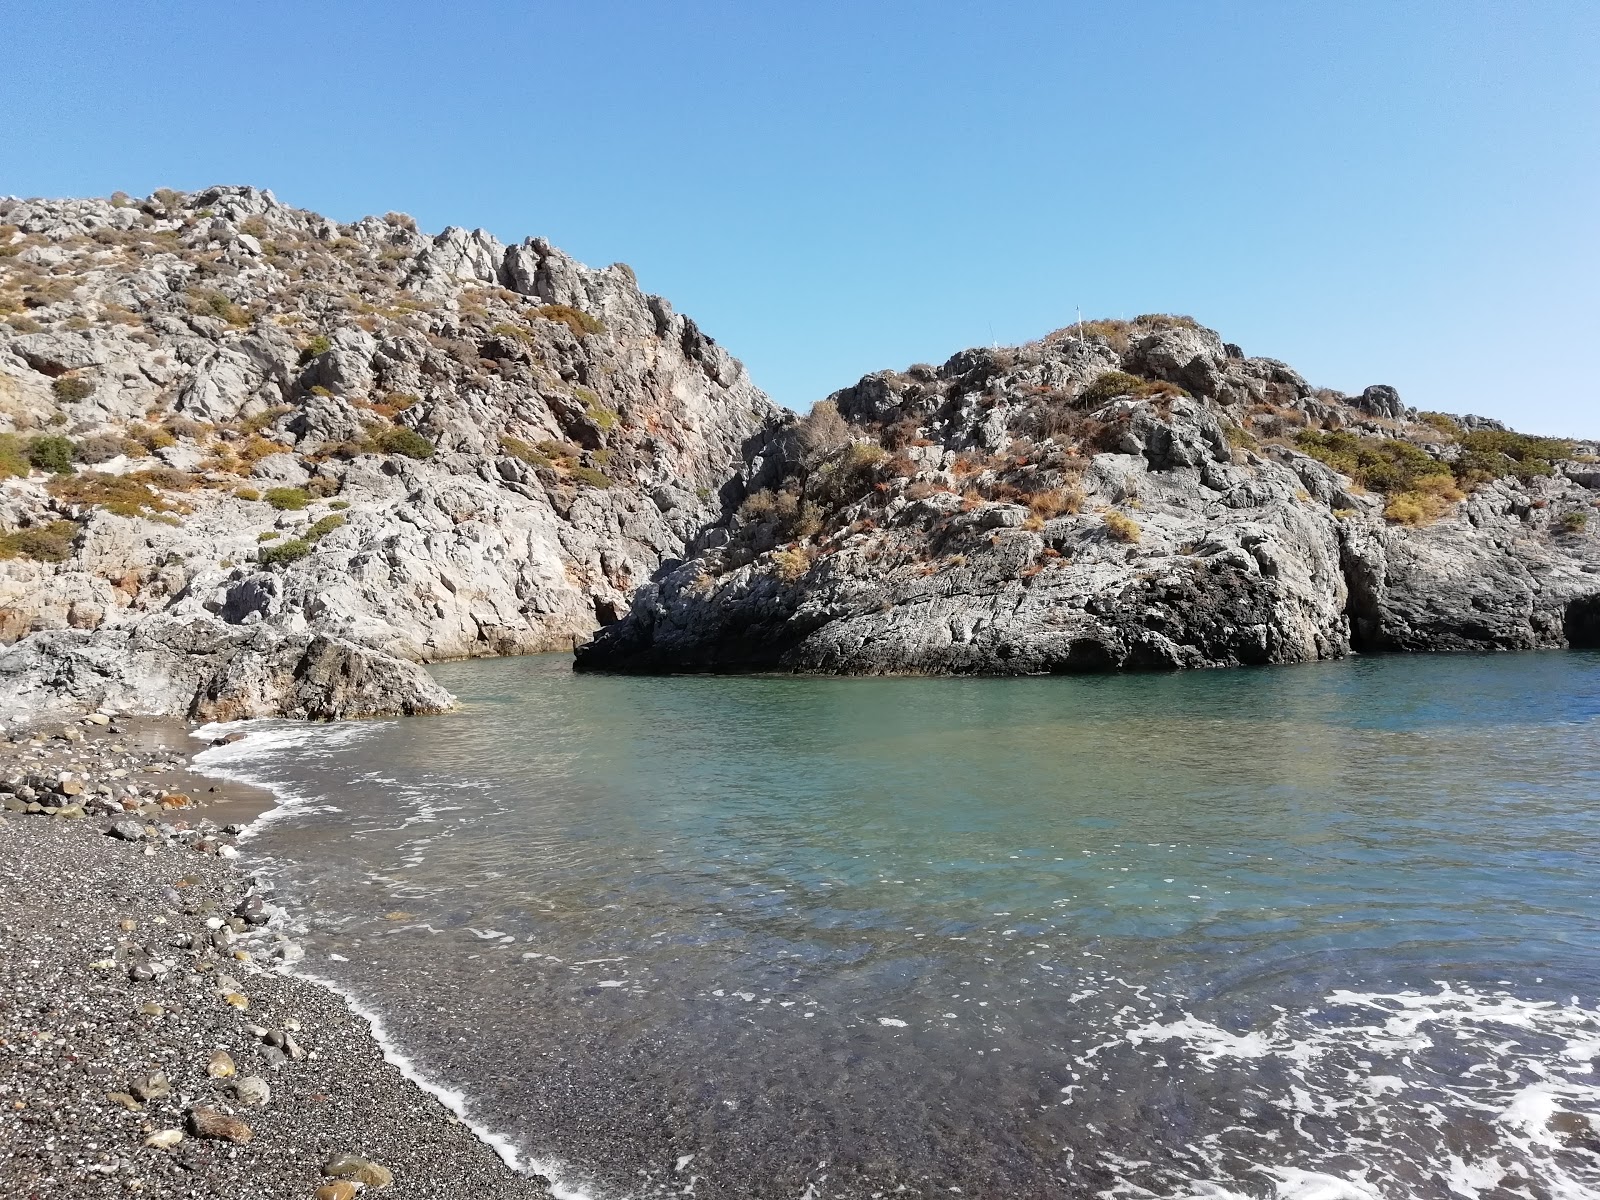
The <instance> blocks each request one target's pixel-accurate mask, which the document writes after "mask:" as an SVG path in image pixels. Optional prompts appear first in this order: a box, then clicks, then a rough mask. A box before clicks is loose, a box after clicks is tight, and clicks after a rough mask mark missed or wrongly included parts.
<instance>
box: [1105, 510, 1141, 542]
mask: <svg viewBox="0 0 1600 1200" xmlns="http://www.w3.org/2000/svg"><path fill="white" fill-rule="evenodd" d="M1105 525H1106V535H1107V536H1108V537H1110V538H1111V540H1112V541H1114V542H1127V543H1129V544H1133V543H1136V542H1138V540H1139V539H1140V538H1141V537H1142V536H1143V535H1144V530H1142V529H1141V528H1139V522H1137V521H1135V520H1134V519H1133V518H1132V517H1130V516H1128V515H1127V514H1126V513H1119V512H1117V511H1116V510H1115V509H1112V510H1111V511H1110V512H1108V513H1106V517H1105Z"/></svg>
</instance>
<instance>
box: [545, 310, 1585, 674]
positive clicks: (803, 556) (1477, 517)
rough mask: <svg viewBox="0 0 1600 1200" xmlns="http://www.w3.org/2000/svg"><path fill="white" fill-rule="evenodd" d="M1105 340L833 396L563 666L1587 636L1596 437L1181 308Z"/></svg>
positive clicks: (1188, 662) (1063, 344)
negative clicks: (1333, 372) (1546, 430)
mask: <svg viewBox="0 0 1600 1200" xmlns="http://www.w3.org/2000/svg"><path fill="white" fill-rule="evenodd" d="M1120 336H1121V337H1122V338H1123V341H1122V343H1118V342H1117V341H1116V339H1115V338H1110V337H1103V336H1100V335H1097V334H1089V335H1085V336H1084V337H1081V338H1080V337H1077V336H1075V335H1074V334H1073V331H1072V330H1070V329H1069V330H1064V331H1061V333H1060V334H1057V335H1052V337H1050V338H1047V339H1045V340H1044V341H1043V342H1040V343H1036V344H1034V345H1030V346H1025V347H1018V348H1013V349H1009V350H973V351H967V352H964V353H963V354H959V355H957V356H956V357H954V358H952V359H951V360H950V361H949V362H948V363H946V364H945V365H944V366H943V367H940V368H937V369H935V368H924V367H918V368H913V369H912V370H910V371H908V372H906V373H904V374H896V373H894V372H882V373H879V374H877V375H871V376H867V377H866V378H864V379H863V380H862V381H861V382H860V383H858V384H857V385H856V386H855V387H853V388H849V389H846V390H845V391H842V392H839V393H836V394H835V395H834V396H833V397H832V401H831V404H832V407H831V408H826V407H825V408H820V409H819V412H818V413H813V414H812V416H811V417H808V418H806V419H804V420H802V421H799V422H796V423H792V424H791V425H790V426H788V427H786V428H785V429H783V430H781V431H780V432H779V433H778V434H777V435H776V436H775V437H774V438H772V439H771V440H770V441H769V442H768V443H767V445H766V446H764V447H763V450H762V459H763V462H764V464H765V466H764V471H765V474H764V476H763V478H764V480H765V481H767V482H769V483H770V484H772V485H773V486H771V487H769V488H768V490H765V491H763V492H761V493H759V494H757V495H756V496H754V497H752V499H751V500H750V502H748V503H747V504H746V505H745V506H744V507H743V508H742V509H741V510H740V512H739V513H737V514H735V515H734V516H732V517H730V518H729V519H728V520H727V521H725V522H724V523H723V524H722V525H720V526H719V527H718V528H716V529H714V530H711V531H709V532H708V533H707V534H706V535H705V536H703V537H702V538H701V540H700V547H701V548H700V550H699V552H698V553H697V554H695V555H693V556H691V557H690V558H689V559H687V560H686V561H685V562H683V563H682V564H680V565H678V566H676V567H675V568H673V569H671V570H668V571H664V572H663V573H661V574H659V575H658V576H657V577H656V578H654V579H652V580H651V581H649V582H648V583H646V584H645V585H643V586H642V587H641V588H640V589H639V591H638V592H637V593H636V594H635V596H634V600H633V604H632V606H631V608H630V609H629V611H628V613H627V614H626V615H625V616H624V617H623V618H622V619H621V620H620V621H616V622H614V623H612V624H609V625H607V626H606V627H605V628H603V629H602V630H600V631H599V632H598V633H597V634H596V636H595V638H594V639H593V640H592V641H590V642H589V643H588V644H586V645H584V646H582V647H580V648H579V649H578V652H577V659H576V665H577V668H578V669H579V670H596V671H639V672H672V671H710V672H717V671H752V670H785V671H810V672H825V673H850V674H901V673H933V674H965V673H983V674H998V675H1022V674H1042V673H1068V672H1087V671H1114V670H1139V669H1168V668H1183V667H1215V666H1238V665H1257V664H1271V663H1292V662H1306V661H1312V660H1316V659H1327V658H1338V657H1341V656H1343V655H1345V654H1348V653H1350V652H1351V651H1352V650H1363V651H1364V650H1405V651H1428V650H1520V649H1534V648H1539V647H1558V646H1566V645H1573V646H1591V645H1600V536H1597V534H1596V531H1595V530H1594V529H1592V528H1590V524H1591V522H1590V515H1591V514H1593V513H1595V506H1596V504H1597V502H1600V473H1597V472H1595V471H1594V470H1593V468H1592V467H1590V466H1587V465H1586V464H1585V463H1584V462H1583V461H1579V460H1580V459H1584V458H1589V457H1592V452H1593V450H1594V449H1595V447H1594V446H1592V445H1587V444H1584V445H1575V444H1572V443H1559V442H1555V441H1552V440H1549V439H1544V440H1540V439H1527V438H1522V437H1521V436H1520V435H1515V434H1510V435H1507V436H1505V437H1501V436H1500V435H1501V434H1505V433H1506V431H1504V430H1503V429H1496V428H1494V427H1493V424H1492V423H1486V422H1482V421H1472V420H1469V419H1466V418H1461V419H1459V420H1458V419H1452V418H1446V417H1443V416H1442V415H1440V414H1426V415H1427V416H1428V418H1429V419H1428V420H1423V419H1421V418H1420V417H1419V416H1418V415H1417V414H1416V413H1415V412H1414V411H1413V410H1410V409H1408V408H1406V407H1405V406H1404V405H1403V404H1402V403H1401V401H1400V398H1399V396H1398V394H1397V393H1396V392H1395V391H1394V389H1393V388H1390V387H1387V386H1382V385H1378V386H1374V387H1370V388H1368V389H1366V391H1365V392H1363V393H1362V394H1361V395H1359V396H1356V397H1348V396H1340V395H1339V394H1337V393H1332V392H1328V391H1325V390H1324V391H1315V390H1313V389H1311V388H1310V387H1309V386H1308V385H1306V383H1305V381H1304V380H1303V379H1301V378H1300V377H1299V376H1298V375H1296V374H1295V373H1294V372H1292V371H1290V370H1289V369H1288V368H1287V367H1285V366H1284V365H1283V364H1281V363H1276V362H1274V361H1273V360H1270V359H1252V358H1244V357H1242V356H1239V355H1234V354H1230V353H1228V351H1227V348H1226V347H1225V346H1224V345H1223V343H1222V342H1221V340H1220V339H1219V338H1218V337H1217V336H1216V335H1215V334H1214V333H1212V332H1211V331H1210V330H1206V329H1201V328H1198V327H1193V326H1192V323H1190V324H1186V323H1184V322H1182V321H1178V320H1173V319H1169V318H1154V319H1144V318H1141V319H1140V321H1139V322H1134V323H1132V324H1130V325H1129V326H1128V327H1127V328H1126V329H1125V330H1123V331H1121V333H1120ZM819 414H820V415H819ZM1473 437H1478V438H1480V439H1483V438H1487V439H1488V440H1487V441H1483V440H1480V441H1471V440H1470V439H1471V438H1473ZM1341 438H1342V439H1345V440H1342V441H1341V440H1340V439H1341ZM1328 439H1332V440H1331V441H1329V440H1328ZM1311 451H1316V452H1317V453H1316V454H1313V453H1311ZM1318 454H1320V455H1321V457H1320V458H1319V457H1318V456H1317V455H1318ZM1518 455H1521V456H1523V457H1517V456H1518ZM1362 456H1366V457H1365V458H1363V457H1362ZM1391 459H1392V462H1391ZM1324 460H1327V461H1324ZM1362 463H1368V464H1370V463H1380V464H1382V463H1389V464H1390V465H1389V466H1387V467H1384V468H1383V469H1382V470H1379V469H1378V468H1376V467H1371V466H1370V465H1369V466H1362V465H1361V464H1362ZM1393 463H1398V464H1400V465H1399V466H1394V465H1393ZM1330 464H1334V465H1330ZM1336 466H1342V467H1344V468H1345V469H1347V470H1353V471H1355V472H1357V474H1362V473H1363V472H1369V473H1368V474H1365V475H1363V478H1365V479H1366V480H1367V482H1368V484H1370V485H1371V486H1370V487H1363V486H1359V485H1358V481H1357V480H1356V479H1353V478H1352V477H1350V476H1347V475H1345V474H1342V473H1341V472H1340V470H1339V469H1336ZM1458 467H1459V468H1460V469H1459V470H1458V469H1457V468H1458ZM1384 471H1387V472H1388V474H1384ZM1497 473H1498V476H1499V477H1498V478H1495V477H1493V476H1494V475H1496V474H1497ZM1386 481H1387V482H1386ZM1380 487H1386V488H1387V489H1388V493H1389V494H1388V495H1387V496H1385V495H1383V494H1380V491H1379V489H1380ZM1596 515H1600V514H1596ZM1596 524H1600V522H1596Z"/></svg>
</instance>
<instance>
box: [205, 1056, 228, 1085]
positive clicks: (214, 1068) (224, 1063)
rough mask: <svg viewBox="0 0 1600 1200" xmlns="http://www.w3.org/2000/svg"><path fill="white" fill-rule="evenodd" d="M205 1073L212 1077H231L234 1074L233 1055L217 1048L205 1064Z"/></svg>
mask: <svg viewBox="0 0 1600 1200" xmlns="http://www.w3.org/2000/svg"><path fill="white" fill-rule="evenodd" d="M206 1074H207V1075H209V1076H211V1078H213V1079H232V1078H233V1074H234V1066H233V1056H232V1055H231V1054H229V1053H228V1052H227V1051H226V1050H218V1051H217V1052H216V1053H215V1054H213V1055H212V1056H211V1061H210V1062H208V1063H207V1064H206Z"/></svg>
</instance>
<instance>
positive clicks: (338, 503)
mask: <svg viewBox="0 0 1600 1200" xmlns="http://www.w3.org/2000/svg"><path fill="white" fill-rule="evenodd" d="M328 507H329V508H331V509H333V511H334V512H343V511H344V510H345V509H347V508H349V507H350V501H348V500H335V501H334V502H333V503H332V504H330V505H328Z"/></svg>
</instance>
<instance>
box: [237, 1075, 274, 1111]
mask: <svg viewBox="0 0 1600 1200" xmlns="http://www.w3.org/2000/svg"><path fill="white" fill-rule="evenodd" d="M231 1091H232V1092H233V1098H234V1099H235V1100H237V1101H238V1102H239V1103H240V1104H245V1105H250V1106H252V1107H255V1108H260V1107H261V1106H262V1105H263V1104H265V1103H267V1101H269V1100H271V1099H272V1089H271V1088H270V1087H268V1086H267V1081H266V1080H265V1079H263V1078H261V1076H259V1075H246V1076H245V1077H244V1078H243V1079H237V1080H235V1081H234V1084H233V1087H232V1089H231Z"/></svg>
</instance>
